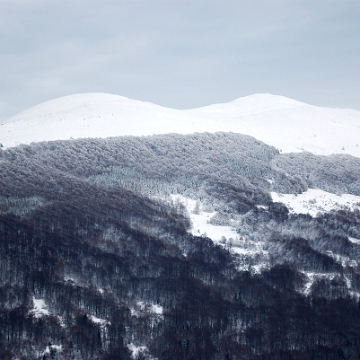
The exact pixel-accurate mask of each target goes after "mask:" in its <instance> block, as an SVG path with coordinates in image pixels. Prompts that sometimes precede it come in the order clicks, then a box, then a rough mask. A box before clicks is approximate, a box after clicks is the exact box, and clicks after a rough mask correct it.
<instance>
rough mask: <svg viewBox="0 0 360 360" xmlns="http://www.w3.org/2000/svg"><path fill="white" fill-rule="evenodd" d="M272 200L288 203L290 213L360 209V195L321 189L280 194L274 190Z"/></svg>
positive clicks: (312, 214) (314, 213)
mask: <svg viewBox="0 0 360 360" xmlns="http://www.w3.org/2000/svg"><path fill="white" fill-rule="evenodd" d="M271 197H272V200H273V201H274V202H281V203H283V204H285V205H286V207H287V208H288V209H289V211H290V213H294V214H310V215H311V216H316V214H317V213H324V212H328V211H330V210H340V209H344V208H348V209H350V210H355V209H360V196H355V195H350V194H342V195H336V194H332V193H329V192H326V191H323V190H320V189H309V190H308V191H306V192H303V193H302V194H279V193H275V192H272V193H271Z"/></svg>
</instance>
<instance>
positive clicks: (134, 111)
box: [0, 93, 360, 157]
mask: <svg viewBox="0 0 360 360" xmlns="http://www.w3.org/2000/svg"><path fill="white" fill-rule="evenodd" d="M218 131H225V132H235V133H240V134H245V135H250V136H253V137H255V138H256V139H258V140H261V141H263V142H265V143H267V144H269V145H271V146H275V147H276V148H278V149H279V150H281V151H282V152H302V151H309V152H312V153H314V154H319V155H330V154H334V153H340V154H350V155H353V156H356V157H360V147H359V143H360V141H359V140H358V139H360V112H359V111H356V110H349V109H331V108H321V107H316V106H313V105H308V104H306V103H303V102H299V101H297V100H292V99H289V98H286V97H283V96H279V95H271V94H254V95H250V96H246V97H241V98H238V99H236V100H234V101H231V102H228V103H223V104H213V105H209V106H205V107H201V108H196V109H189V110H176V109H169V108H166V107H162V106H160V105H155V104H152V103H149V102H143V101H139V100H132V99H129V98H126V97H123V96H119V95H113V94H106V93H85V94H75V95H68V96H65V97H61V98H57V99H54V100H50V101H47V102H45V103H42V104H39V105H37V106H35V107H32V108H30V109H28V110H25V111H23V112H21V113H19V114H17V115H15V116H13V117H11V118H9V119H8V120H7V121H5V122H4V123H3V124H1V125H0V143H2V145H3V146H4V147H5V148H7V147H13V146H16V145H18V144H30V143H31V142H41V141H51V140H66V139H71V138H73V139H75V138H97V137H99V138H107V137H111V136H125V135H133V136H144V135H145V136H147V135H155V134H169V133H178V134H190V133H196V132H210V133H213V132H218Z"/></svg>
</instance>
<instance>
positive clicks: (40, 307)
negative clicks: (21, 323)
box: [31, 297, 50, 318]
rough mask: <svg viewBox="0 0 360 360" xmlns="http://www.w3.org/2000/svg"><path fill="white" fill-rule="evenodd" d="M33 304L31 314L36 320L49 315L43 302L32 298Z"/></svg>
mask: <svg viewBox="0 0 360 360" xmlns="http://www.w3.org/2000/svg"><path fill="white" fill-rule="evenodd" d="M33 304H34V308H33V309H32V310H31V313H32V314H34V316H35V317H36V318H41V317H43V316H47V315H49V314H50V312H49V310H48V309H47V306H46V304H45V300H43V299H35V297H33Z"/></svg>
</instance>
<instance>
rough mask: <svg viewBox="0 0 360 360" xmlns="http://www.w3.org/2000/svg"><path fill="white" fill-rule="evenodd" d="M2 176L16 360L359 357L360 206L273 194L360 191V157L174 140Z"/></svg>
mask: <svg viewBox="0 0 360 360" xmlns="http://www.w3.org/2000/svg"><path fill="white" fill-rule="evenodd" d="M0 174H1V177H0V306H1V307H0V358H1V359H79V360H80V359H108V360H110V359H112V360H113V359H131V358H132V359H159V360H162V359H164V360H165V359H169V360H170V359H189V360H190V359H194V360H195V359H204V360H209V359H214V360H215V359H216V360H218V359H219V360H229V359H234V360H235V359H244V360H245V359H246V360H247V359H256V360H260V359H261V360H265V359H279V360H280V359H298V360H300V359H329V360H330V359H331V360H333V359H359V358H360V340H359V339H360V302H359V299H360V267H359V261H358V259H359V257H360V211H359V210H358V209H356V208H355V209H350V208H346V207H344V208H342V209H334V210H332V211H330V212H322V213H319V214H318V215H317V216H315V217H312V216H310V215H306V214H296V213H292V212H291V211H289V209H288V208H287V207H286V206H285V205H284V204H282V203H280V202H273V200H272V197H271V192H274V191H275V192H278V193H283V194H301V193H303V192H306V191H307V190H308V189H309V188H314V187H316V188H319V189H322V190H325V191H329V192H333V193H338V194H340V193H349V194H353V195H360V182H359V178H360V159H358V158H355V157H351V156H345V155H342V156H335V155H334V156H327V157H325V156H315V155H312V154H310V153H299V154H281V153H280V152H279V151H278V150H277V149H275V148H273V147H270V146H267V145H265V144H264V143H262V142H260V141H257V140H255V139H254V138H251V137H249V136H243V135H238V134H232V133H215V134H206V133H205V134H194V135H176V134H170V135H158V136H149V137H130V136H129V137H117V138H109V139H82V140H69V141H54V142H44V143H36V144H31V145H26V146H25V145H23V146H17V147H14V148H9V149H7V150H1V149H0ZM173 195H178V196H181V197H183V198H188V199H193V200H196V201H197V202H198V203H199V204H200V207H201V209H202V211H204V212H208V213H209V214H210V213H211V214H215V215H212V217H211V219H210V220H209V223H210V225H212V226H219V229H221V226H228V225H229V224H231V226H233V227H234V229H236V231H235V232H234V236H233V237H232V238H225V237H224V238H223V239H222V240H221V241H214V239H211V238H207V237H206V236H205V235H203V236H195V235H194V234H193V233H192V230H191V229H192V226H193V224H192V222H191V213H190V212H189V209H187V208H186V206H185V205H184V204H183V203H181V202H179V201H173V198H172V196H173ZM359 206H360V204H359ZM190 211H191V210H190ZM194 211H195V212H196V211H199V210H198V209H194Z"/></svg>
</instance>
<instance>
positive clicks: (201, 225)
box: [171, 195, 236, 242]
mask: <svg viewBox="0 0 360 360" xmlns="http://www.w3.org/2000/svg"><path fill="white" fill-rule="evenodd" d="M171 199H172V201H174V202H176V201H179V202H180V203H182V204H183V205H184V206H185V207H186V209H187V211H188V213H189V216H190V220H191V223H192V227H191V229H190V233H191V234H193V235H195V236H204V237H208V238H210V239H211V240H212V241H214V242H219V241H220V240H221V238H222V237H225V238H234V237H236V229H235V227H233V226H220V225H212V224H210V223H209V221H210V219H211V218H212V217H213V216H214V215H215V214H216V212H205V211H203V210H202V204H201V203H199V211H198V213H194V209H195V206H196V202H197V200H194V199H190V198H187V197H185V196H182V195H171Z"/></svg>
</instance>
